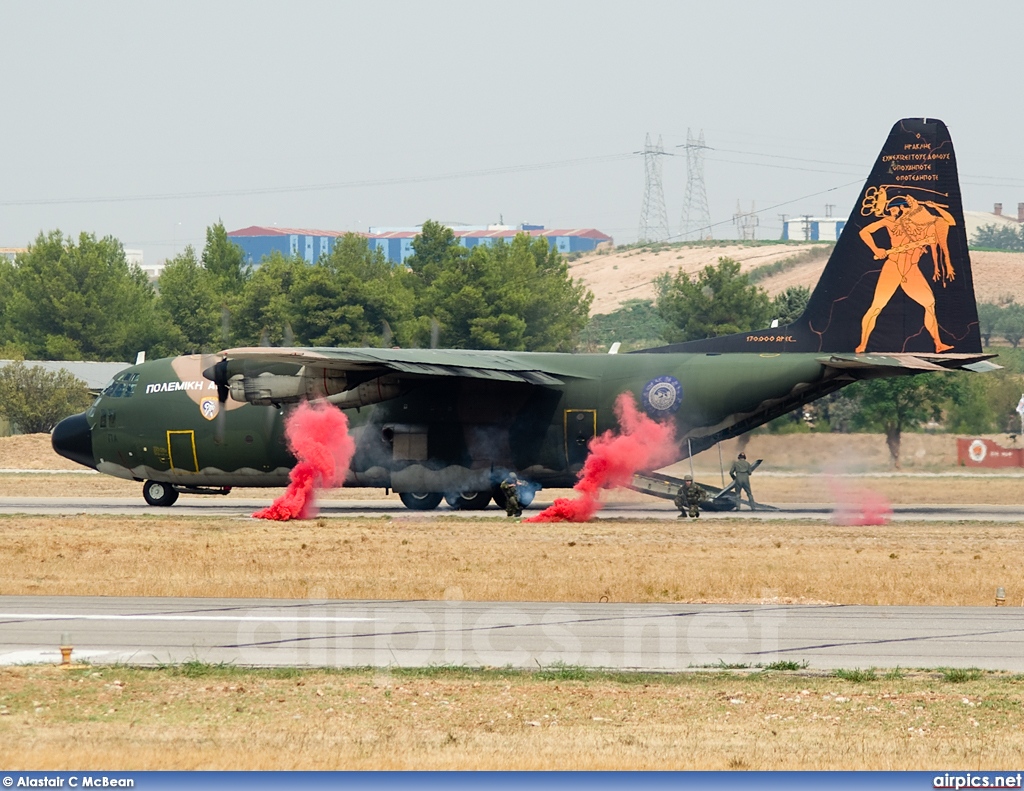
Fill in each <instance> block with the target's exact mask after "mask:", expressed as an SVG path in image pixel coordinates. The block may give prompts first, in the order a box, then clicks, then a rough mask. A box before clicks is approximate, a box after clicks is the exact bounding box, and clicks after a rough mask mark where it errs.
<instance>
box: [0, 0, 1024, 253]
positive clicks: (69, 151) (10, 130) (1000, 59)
mask: <svg viewBox="0 0 1024 791" xmlns="http://www.w3.org/2000/svg"><path fill="white" fill-rule="evenodd" d="M0 31H3V36H2V37H0V108H2V113H3V121H2V122H0V144H2V145H0V150H2V151H3V164H2V166H0V247H21V246H25V245H27V244H29V243H31V241H32V240H33V239H34V238H35V237H36V235H37V234H38V233H39V232H40V231H49V230H52V229H61V230H62V231H64V232H66V233H71V234H77V233H78V232H80V231H89V232H93V233H95V234H96V235H97V236H104V235H107V234H110V235H113V236H116V237H117V238H119V239H120V240H121V241H122V242H123V243H124V245H125V246H126V247H129V248H142V249H143V250H144V253H145V260H146V261H147V262H148V263H153V262H155V261H158V260H160V259H163V258H164V257H167V256H169V255H173V254H174V253H175V251H180V250H181V249H182V248H183V247H184V246H185V244H188V243H191V244H193V245H195V246H197V247H201V246H202V244H203V240H204V236H205V229H206V226H208V225H210V224H212V223H214V222H216V221H217V219H218V218H219V219H221V220H223V222H224V224H225V226H226V227H227V229H228V230H229V231H230V230H234V229H237V228H242V227H245V226H248V225H278V226H281V227H300V228H322V229H332V230H364V231H365V230H366V229H367V228H368V226H370V225H385V226H386V225H414V224H418V223H421V222H422V221H423V220H424V219H427V218H431V219H436V220H440V221H444V222H461V223H471V224H484V223H489V222H497V221H498V220H499V218H503V219H504V221H505V222H506V223H508V224H517V223H521V222H532V223H539V224H543V225H545V226H547V227H549V228H565V227H594V228H598V229H600V230H602V231H605V232H606V233H609V234H611V235H612V236H614V237H615V240H616V242H619V243H623V242H629V241H633V240H635V239H636V235H637V227H638V224H639V219H640V207H641V202H642V199H643V190H644V167H643V158H642V156H640V155H638V154H633V153H632V152H636V151H638V150H640V149H642V147H643V143H644V136H645V135H646V134H647V133H648V132H649V133H651V135H652V137H653V138H654V139H655V140H657V136H658V135H659V134H660V135H662V136H663V138H664V142H665V146H666V149H668V150H669V151H678V152H679V153H681V151H682V150H681V149H678V150H677V149H676V148H675V146H677V145H680V144H682V143H685V141H686V134H687V129H688V128H689V129H693V130H694V132H696V131H698V130H700V129H703V130H704V134H705V137H706V142H707V144H708V145H709V146H710V147H711V148H712V149H713V150H711V151H708V152H707V154H706V161H705V181H706V185H707V194H708V200H709V204H710V209H711V217H712V222H715V223H721V224H720V225H718V226H717V228H716V235H718V236H721V237H732V236H733V235H734V234H735V229H734V227H733V225H732V222H731V218H732V215H733V213H734V211H735V210H736V203H737V200H739V201H741V202H742V205H743V207H744V208H745V209H746V208H748V207H749V205H750V203H751V201H753V202H755V204H756V207H757V208H758V209H763V210H764V211H763V212H762V213H761V215H760V227H759V229H758V237H759V238H777V237H778V236H779V234H780V232H781V223H780V220H779V214H780V213H783V212H784V213H786V214H789V215H794V214H804V213H809V214H822V213H824V210H825V204H826V203H830V204H835V205H836V209H835V213H836V214H838V215H842V216H846V215H848V214H849V212H850V210H851V208H852V205H853V202H854V201H855V199H856V197H857V194H858V191H859V188H860V186H861V184H862V182H863V180H864V178H865V177H866V176H867V173H868V170H869V168H870V166H871V164H872V163H873V161H874V158H875V156H876V155H877V153H878V149H879V148H880V146H881V144H882V143H883V141H884V140H885V137H886V135H887V134H888V131H889V128H890V127H891V126H892V124H893V123H894V122H895V121H897V120H898V119H900V118H903V117H908V116H929V117H937V118H941V119H942V120H944V121H945V122H946V123H947V124H948V125H949V127H950V130H951V133H952V135H953V142H954V146H955V147H956V151H957V156H958V161H959V166H960V176H961V183H962V185H963V191H964V204H965V208H967V209H976V210H988V211H990V210H991V207H992V204H993V203H994V202H996V201H1001V202H1003V204H1004V205H1005V206H1006V210H1007V211H1008V212H1013V213H1015V212H1016V204H1017V202H1018V201H1024V151H1020V150H1018V146H1017V143H1018V142H1019V139H1020V135H1021V131H1022V130H1024V102H1022V101H1021V99H1020V94H1021V88H1020V86H1019V81H1020V77H1021V72H1022V64H1021V57H1020V52H1021V50H1022V43H1024V42H1022V37H1024V3H1020V2H999V3H971V4H968V3H964V2H949V1H946V2H929V3H900V4H893V3H891V2H865V1H864V0H860V2H855V3H849V2H847V3H829V2H821V0H817V2H785V3H781V2H780V3H768V2H743V3H740V2H735V3H730V2H720V1H718V0H716V1H715V2H710V1H709V2H704V3H688V2H642V1H641V2H637V1H636V0H633V1H632V2H624V1H620V2H521V1H517V2H490V3H487V2H434V3H429V2H381V1H380V0H378V1H376V2H362V3H354V2H349V3H346V2H301V1H297V2H296V1H295V0H293V1H292V2H288V3H283V2H251V1H249V2H210V1H209V0H204V1H203V2H183V0H174V2H163V3H160V2H89V3H84V2H82V3H72V2H39V1H38V0H33V2H14V1H10V0H8V1H5V2H0ZM663 162H664V189H665V201H666V204H667V207H668V215H669V222H670V224H671V228H672V231H673V233H675V232H677V231H678V229H679V223H680V213H681V210H682V204H683V196H684V190H685V184H686V160H685V156H676V157H665V158H663ZM851 182H852V184H851ZM843 185H849V186H843ZM836 188H838V189H836ZM826 190H832V191H831V192H826Z"/></svg>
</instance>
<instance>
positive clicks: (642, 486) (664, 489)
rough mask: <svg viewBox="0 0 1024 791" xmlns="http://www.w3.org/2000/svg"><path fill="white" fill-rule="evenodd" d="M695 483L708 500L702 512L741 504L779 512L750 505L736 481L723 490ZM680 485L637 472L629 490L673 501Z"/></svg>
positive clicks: (674, 480)
mask: <svg viewBox="0 0 1024 791" xmlns="http://www.w3.org/2000/svg"><path fill="white" fill-rule="evenodd" d="M762 461H763V459H758V460H757V461H755V462H754V464H753V465H752V466H751V468H750V471H751V472H753V471H754V470H756V469H757V468H758V467H759V466H760V464H761V462H762ZM695 482H696V483H698V484H700V486H701V487H702V488H703V489H704V491H705V492H707V493H708V499H707V500H705V501H704V502H703V503H701V504H700V507H701V509H702V510H705V511H735V510H736V509H737V508H739V506H740V505H741V504H743V505H746V506H747V507H748V508H750V509H752V510H754V511H778V510H779V509H778V508H776V507H775V506H774V505H765V504H764V503H757V502H755V503H751V502H750V501H748V500H744V499H743V498H742V497H740V495H739V493H738V491H737V487H736V481H733V482H732V483H730V484H729V485H728V486H726V487H725V488H724V489H721V488H719V487H718V486H712V485H708V484H706V483H701V482H700V481H695ZM682 485H683V479H682V478H675V477H673V476H671V475H664V474H662V473H660V472H638V473H636V474H635V475H634V476H633V481H632V483H630V485H629V488H630V489H632V490H633V491H636V492H642V493H643V494H649V495H652V496H653V497H660V498H661V499H663V500H674V499H675V496H676V492H678V491H679V487H680V486H682Z"/></svg>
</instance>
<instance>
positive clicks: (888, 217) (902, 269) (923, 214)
mask: <svg viewBox="0 0 1024 791" xmlns="http://www.w3.org/2000/svg"><path fill="white" fill-rule="evenodd" d="M946 208H947V207H945V206H943V205H941V204H938V203H934V202H933V201H919V200H917V199H916V198H914V197H912V196H910V195H898V196H895V197H893V198H889V199H888V200H887V199H886V190H885V187H882V188H880V189H877V190H876V189H875V188H869V189H868V191H867V193H866V194H865V197H864V208H863V209H862V210H861V213H862V214H865V215H867V214H874V215H875V216H877V217H880V219H879V220H877V221H875V222H873V223H870V224H869V225H865V226H864V227H863V228H862V229H861V230H860V238H861V240H863V242H864V244H866V245H867V246H868V247H869V248H870V249H871V252H872V253H874V256H875V259H876V260H879V261H881V260H882V259H885V263H884V264H882V271H881V272H880V273H879V275H878V282H877V283H876V284H875V294H874V297H873V298H872V300H871V306H870V307H869V308H868V309H867V312H866V313H865V314H864V317H863V318H862V319H861V336H860V345H859V346H857V349H856V351H857V353H858V354H859V353H863V352H864V351H865V349H867V346H868V338H870V337H871V333H872V331H873V330H874V329H875V322H876V321H877V319H878V314H880V313H881V312H882V309H883V308H884V307H885V306H886V305H887V304H889V300H890V299H892V296H893V294H895V293H896V289H899V288H901V289H903V292H904V293H905V294H906V295H907V296H908V297H910V298H911V299H912V300H914V302H916V303H918V304H919V305H920V306H921V307H922V308H924V328H925V330H927V331H928V334H929V335H931V337H932V340H933V341H934V342H935V351H936V352H944V351H948V350H949V349H952V348H953V347H952V346H951V345H949V344H946V343H943V342H942V340H941V339H940V338H939V322H938V320H937V319H936V318H935V294H934V293H933V292H932V287H931V285H930V284H929V283H928V280H927V279H926V278H925V276H924V274H923V273H922V272H921V268H920V266H919V263H920V261H921V258H922V256H923V255H924V253H925V251H926V250H927V251H928V252H929V253H930V254H931V257H932V263H933V265H934V268H933V274H932V281H933V282H941V283H942V286H943V288H945V286H946V284H947V283H948V282H950V281H952V280H953V279H954V277H955V274H956V273H955V272H954V271H953V266H952V264H951V263H950V260H949V246H948V244H947V238H948V236H949V229H950V228H951V227H952V226H954V225H956V221H955V220H954V219H953V216H952V215H951V214H950V213H949V212H948V211H946ZM933 212H934V213H933ZM882 229H885V230H886V231H888V232H889V245H890V246H889V249H887V250H886V249H883V248H881V247H879V246H878V245H877V244H876V243H875V239H874V234H875V232H877V231H880V230H882Z"/></svg>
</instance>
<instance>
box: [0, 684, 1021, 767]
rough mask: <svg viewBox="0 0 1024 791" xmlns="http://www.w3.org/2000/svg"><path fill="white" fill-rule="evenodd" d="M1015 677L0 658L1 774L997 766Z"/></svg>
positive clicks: (1013, 706) (1004, 756)
mask: <svg viewBox="0 0 1024 791" xmlns="http://www.w3.org/2000/svg"><path fill="white" fill-rule="evenodd" d="M1022 692H1024V678H1022V677H1020V676H1009V675H1000V674H992V673H981V672H978V671H962V670H961V671H953V670H949V671H939V672H933V673H908V672H901V671H891V672H888V673H886V674H884V675H883V674H876V673H873V672H871V671H867V670H860V671H856V672H852V671H851V672H843V671H839V672H837V673H835V674H831V675H827V676H820V675H819V676H809V675H806V674H799V673H793V672H787V671H781V672H777V671H764V672H749V671H744V672H729V673H727V672H714V671H711V672H701V673H684V674H672V675H652V674H622V673H616V674H607V673H588V672H584V671H581V670H579V669H577V668H572V667H556V668H550V669H547V670H545V671H538V672H534V673H521V672H515V671H509V670H481V671H473V670H468V669H458V668H453V669H442V668H435V669H428V670H422V671H394V672H381V671H372V670H353V671H336V672H327V671H290V670H278V671H270V670H239V669H233V668H225V667H211V666H203V665H186V666H184V667H179V668H164V669H155V670H144V669H138V668H127V667H105V668H89V667H84V668H79V669H72V670H61V669H58V668H43V667H31V668H2V669H0V764H3V766H4V767H6V768H8V769H49V770H55V769H76V770H87V769H104V770H112V769H150V770H159V769H235V770H237V769H246V770H267V769H274V770H278V769H291V770H294V769H301V770H313V769H491V770H495V769H520V770H523V769H525V770H532V769H549V770H551V769H605V770H624V769H661V770H666V769H744V770H747V769H752V770H769V769H789V770H810V769H848V770H856V769H875V770H881V769H885V770H903V769H926V768H940V767H941V768H942V769H944V770H961V771H963V770H978V769H985V770H988V771H999V770H1003V771H1010V770H1017V769H1019V768H1020V756H1021V755H1022V754H1024V732H1022V729H1021V722H1022V719H1024V718H1022V716H1021V715H1022V711H1021V704H1022Z"/></svg>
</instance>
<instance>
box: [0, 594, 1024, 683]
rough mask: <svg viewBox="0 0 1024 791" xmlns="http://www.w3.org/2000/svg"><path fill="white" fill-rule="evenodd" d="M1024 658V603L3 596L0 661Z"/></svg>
mask: <svg viewBox="0 0 1024 791" xmlns="http://www.w3.org/2000/svg"><path fill="white" fill-rule="evenodd" d="M62 642H67V643H70V644H71V645H73V646H74V650H73V652H72V661H87V662H90V663H94V664H108V663H123V664H139V665H155V664H177V663H183V662H188V661H201V662H210V663H230V664H235V665H244V666H296V667H366V666H373V667H382V668H387V667H403V668H408V667H428V666H437V665H452V666H470V667H481V666H491V667H504V666H511V667H520V668H537V667H547V666H551V665H556V664H559V663H561V664H565V665H573V666H584V667H595V668H616V669H636V670H650V671H679V670H686V669H692V668H707V667H719V668H721V667H757V666H762V667H763V666H767V665H772V664H774V663H779V662H786V663H796V664H797V665H799V666H806V667H807V668H808V669H809V670H815V669H820V670H829V669H836V668H847V669H852V668H869V667H871V668H880V669H881V668H896V667H899V668H904V669H907V668H939V667H960V668H966V667H976V668H984V669H990V670H1007V671H1014V672H1024V610H1022V609H1021V608H1019V607H984V608H983V607H864V606H842V605H817V606H816V605H764V606H761V605H727V604H717V605H689V604H686V605H681V604H613V603H604V604H599V603H591V604H558V603H544V602H534V603H528V602H515V603H497V602H470V601H315V600H269V599H171V598H114V597H61V596H47V597H35V596H0V664H8V665H10V664H24V663H39V662H54V663H55V662H59V661H60V653H59V647H60V645H61V643H62Z"/></svg>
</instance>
